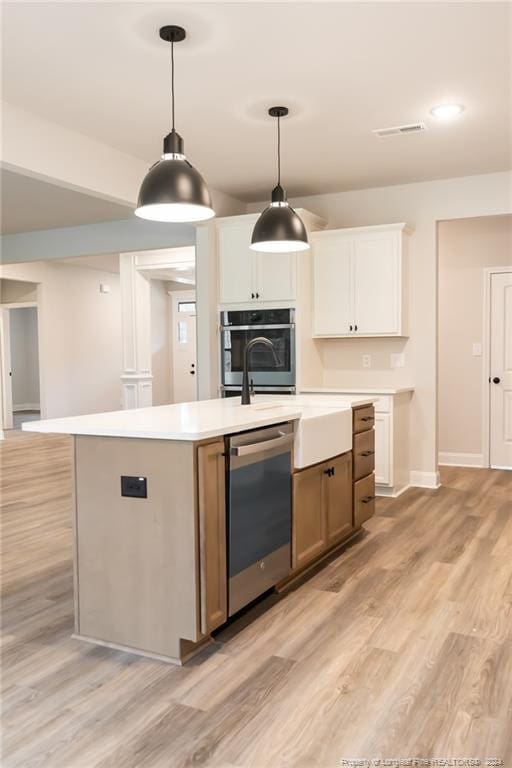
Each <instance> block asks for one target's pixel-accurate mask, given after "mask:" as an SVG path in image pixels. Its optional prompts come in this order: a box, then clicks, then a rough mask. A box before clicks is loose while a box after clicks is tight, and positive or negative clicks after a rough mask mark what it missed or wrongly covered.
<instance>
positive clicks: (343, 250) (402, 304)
mask: <svg viewBox="0 0 512 768" xmlns="http://www.w3.org/2000/svg"><path fill="white" fill-rule="evenodd" d="M410 233H411V230H410V229H409V228H408V227H407V226H406V225H405V224H387V225H383V226H374V227H357V228H350V229H335V230H326V231H324V232H315V233H313V234H312V236H311V245H312V249H313V336H314V337H317V338H322V337H327V338H329V337H331V338H332V337H334V338H349V337H353V336H406V335H407V312H406V307H407V262H408V240H409V235H410Z"/></svg>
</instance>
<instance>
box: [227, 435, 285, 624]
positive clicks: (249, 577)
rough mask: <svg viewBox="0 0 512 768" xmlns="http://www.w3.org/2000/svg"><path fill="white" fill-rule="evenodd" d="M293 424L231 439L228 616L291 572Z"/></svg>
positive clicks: (228, 498)
mask: <svg viewBox="0 0 512 768" xmlns="http://www.w3.org/2000/svg"><path fill="white" fill-rule="evenodd" d="M293 436H294V427H293V424H289V423H288V424H278V425H277V426H273V427H266V428H265V429H257V430H252V431H250V432H243V433H242V434H239V435H234V436H232V437H228V438H226V454H227V462H228V465H227V523H228V614H229V616H232V615H233V614H234V613H236V612H237V611H239V610H240V608H243V606H244V605H247V604H248V603H250V602H251V600H254V599H255V598H256V597H258V596H259V595H261V594H263V593H264V592H266V591H267V590H268V589H270V588H271V587H273V586H274V585H275V584H277V583H278V582H279V581H281V580H282V579H284V578H285V577H286V576H287V575H288V574H289V573H290V570H291V545H290V542H291V505H292V487H291V477H292V475H291V472H292V446H293Z"/></svg>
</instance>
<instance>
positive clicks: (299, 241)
mask: <svg viewBox="0 0 512 768" xmlns="http://www.w3.org/2000/svg"><path fill="white" fill-rule="evenodd" d="M268 113H269V115H270V116H271V117H277V186H275V187H274V189H273V190H272V202H271V203H270V205H269V206H268V208H265V210H264V211H263V213H262V214H261V216H260V217H259V219H258V221H257V222H256V224H255V225H254V229H253V231H252V240H251V245H250V246H249V247H250V248H252V250H253V251H264V252H266V253H284V252H290V251H305V250H307V248H309V243H308V235H307V232H306V227H305V226H304V224H303V222H302V219H301V218H300V216H299V215H298V214H297V213H295V211H294V210H293V208H292V207H291V205H290V204H289V203H288V201H287V199H286V192H285V190H284V189H283V188H282V186H281V118H282V117H285V116H286V115H287V114H288V107H271V108H270V109H269V111H268Z"/></svg>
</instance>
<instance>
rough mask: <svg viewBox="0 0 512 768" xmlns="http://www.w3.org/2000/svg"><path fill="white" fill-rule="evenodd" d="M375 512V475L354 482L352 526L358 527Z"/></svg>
mask: <svg viewBox="0 0 512 768" xmlns="http://www.w3.org/2000/svg"><path fill="white" fill-rule="evenodd" d="M374 514H375V475H374V474H371V475H368V477H363V479H362V480H358V481H357V483H354V527H355V528H359V527H360V526H361V524H362V523H364V521H365V520H369V519H370V517H373V515H374Z"/></svg>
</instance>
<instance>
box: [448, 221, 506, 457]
mask: <svg viewBox="0 0 512 768" xmlns="http://www.w3.org/2000/svg"><path fill="white" fill-rule="evenodd" d="M438 257H439V261H438V312H439V317H438V426H439V430H438V434H439V455H438V461H439V464H440V465H448V466H465V467H492V468H500V469H512V215H503V216H486V217H478V218H472V219H457V220H452V221H442V222H439V223H438Z"/></svg>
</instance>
